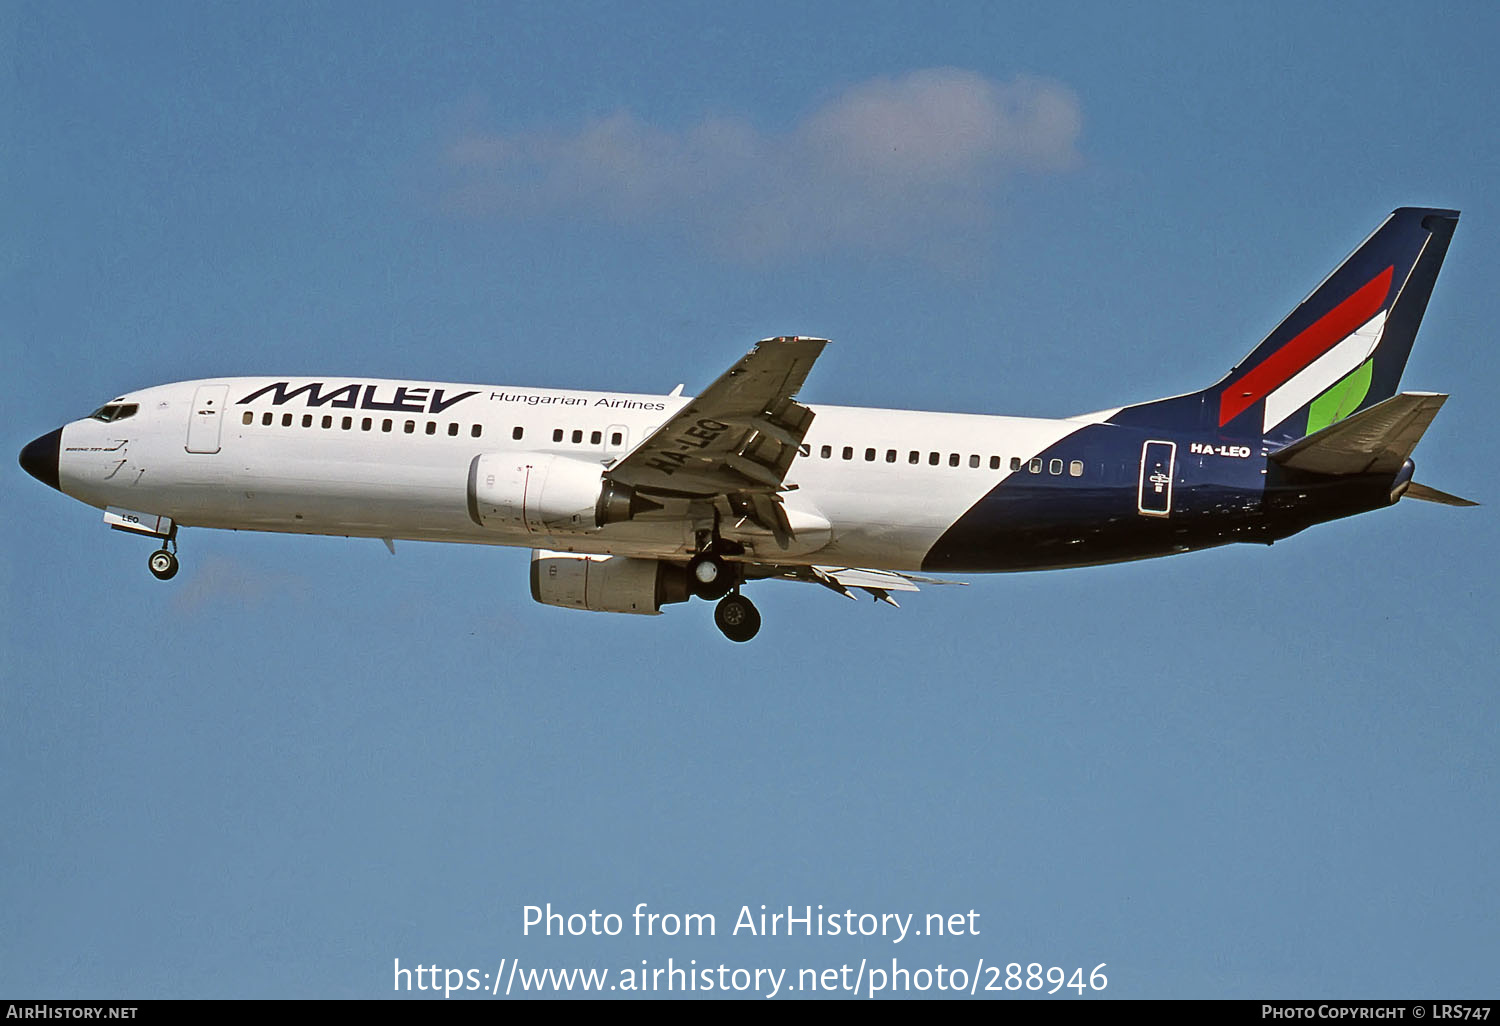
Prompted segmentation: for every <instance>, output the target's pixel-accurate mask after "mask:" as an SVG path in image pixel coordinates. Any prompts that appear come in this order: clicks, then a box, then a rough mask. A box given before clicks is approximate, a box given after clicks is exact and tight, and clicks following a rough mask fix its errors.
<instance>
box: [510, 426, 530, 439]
mask: <svg viewBox="0 0 1500 1026" xmlns="http://www.w3.org/2000/svg"><path fill="white" fill-rule="evenodd" d="M525 433H526V432H525V431H524V430H523V429H522V428H520V427H514V428H511V431H510V437H512V438H514V439H515V440H516V441H518V442H519V441H520V440H521V436H522V435H524V434H525Z"/></svg>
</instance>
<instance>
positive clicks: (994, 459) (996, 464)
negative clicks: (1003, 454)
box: [990, 456, 1000, 470]
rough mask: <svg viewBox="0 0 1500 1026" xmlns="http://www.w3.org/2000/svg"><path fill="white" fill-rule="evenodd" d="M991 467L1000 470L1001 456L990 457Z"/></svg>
mask: <svg viewBox="0 0 1500 1026" xmlns="http://www.w3.org/2000/svg"><path fill="white" fill-rule="evenodd" d="M990 469H991V470H999V469H1000V457H999V456H991V457H990Z"/></svg>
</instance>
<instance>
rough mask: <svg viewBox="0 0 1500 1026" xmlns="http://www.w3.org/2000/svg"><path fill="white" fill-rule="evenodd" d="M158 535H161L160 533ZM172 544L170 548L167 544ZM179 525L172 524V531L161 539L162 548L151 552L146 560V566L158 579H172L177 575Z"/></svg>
mask: <svg viewBox="0 0 1500 1026" xmlns="http://www.w3.org/2000/svg"><path fill="white" fill-rule="evenodd" d="M158 537H160V536H159V535H158ZM169 545H170V546H171V548H168V547H167V546H169ZM176 550H177V525H176V524H173V525H172V533H171V534H168V535H167V536H166V537H165V538H162V540H161V548H159V549H157V550H156V551H155V552H153V553H151V556H150V558H149V559H147V560H146V566H147V567H148V568H149V569H150V570H151V576H152V577H155V578H156V579H157V580H158V581H170V580H171V579H172V578H174V577H176V576H177V551H176Z"/></svg>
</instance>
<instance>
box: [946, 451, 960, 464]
mask: <svg viewBox="0 0 1500 1026" xmlns="http://www.w3.org/2000/svg"><path fill="white" fill-rule="evenodd" d="M948 466H950V467H956V466H958V453H956V452H950V453H949V454H948Z"/></svg>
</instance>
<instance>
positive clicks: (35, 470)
mask: <svg viewBox="0 0 1500 1026" xmlns="http://www.w3.org/2000/svg"><path fill="white" fill-rule="evenodd" d="M61 452H62V428H58V429H57V430H56V431H49V432H47V433H46V434H45V435H43V436H42V437H41V438H37V439H34V440H32V441H30V442H28V443H26V448H24V449H22V450H21V469H23V470H25V471H26V473H28V474H30V475H31V476H32V477H34V478H36V479H37V480H38V481H40V482H41V483H42V484H44V485H48V486H49V487H52V488H57V489H58V490H59V491H61V490H62V489H61V488H60V487H59V486H58V483H57V481H58V479H57V459H58V455H59V453H61Z"/></svg>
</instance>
